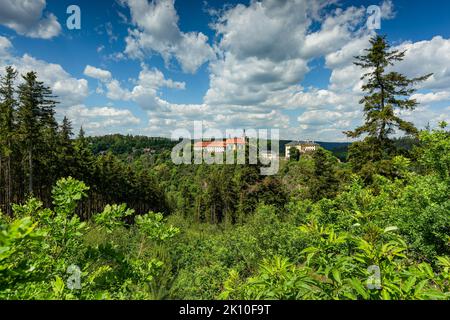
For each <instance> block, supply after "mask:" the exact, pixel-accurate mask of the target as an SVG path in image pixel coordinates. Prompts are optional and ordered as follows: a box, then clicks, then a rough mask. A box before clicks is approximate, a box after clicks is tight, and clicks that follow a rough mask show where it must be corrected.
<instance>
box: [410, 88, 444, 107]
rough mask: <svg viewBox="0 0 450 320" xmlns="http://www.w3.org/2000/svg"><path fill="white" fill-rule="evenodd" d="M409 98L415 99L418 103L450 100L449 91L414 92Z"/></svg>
mask: <svg viewBox="0 0 450 320" xmlns="http://www.w3.org/2000/svg"><path fill="white" fill-rule="evenodd" d="M411 99H416V100H417V102H418V103H424V104H427V103H432V102H440V101H448V100H450V91H439V92H429V93H416V94H414V95H412V96H411Z"/></svg>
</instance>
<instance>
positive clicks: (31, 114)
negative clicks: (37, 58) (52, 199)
mask: <svg viewBox="0 0 450 320" xmlns="http://www.w3.org/2000/svg"><path fill="white" fill-rule="evenodd" d="M22 77H23V81H24V83H22V84H21V85H19V90H18V95H19V107H18V111H17V121H18V134H19V137H20V142H21V144H22V146H23V147H24V149H25V150H26V152H25V153H26V154H25V158H26V160H27V161H26V162H27V166H26V168H27V175H28V192H29V193H30V194H31V193H33V178H34V162H35V161H36V159H34V156H35V151H36V147H37V146H39V145H40V142H42V140H43V139H45V138H46V137H45V136H42V135H41V134H43V133H44V134H45V133H47V134H48V133H51V135H52V136H53V134H54V133H55V130H56V127H57V124H56V121H55V120H54V107H55V104H56V102H55V101H54V100H52V98H53V96H52V94H51V90H50V88H48V87H46V86H45V85H44V83H43V82H41V81H38V79H37V75H36V72H34V71H31V72H28V73H27V74H25V75H23V76H22ZM48 139H49V137H47V141H48ZM44 141H45V140H44Z"/></svg>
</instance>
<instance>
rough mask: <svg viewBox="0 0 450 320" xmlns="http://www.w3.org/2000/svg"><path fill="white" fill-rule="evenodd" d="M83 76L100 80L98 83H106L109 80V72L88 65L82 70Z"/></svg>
mask: <svg viewBox="0 0 450 320" xmlns="http://www.w3.org/2000/svg"><path fill="white" fill-rule="evenodd" d="M83 73H84V75H86V76H88V77H91V78H94V79H97V80H100V81H103V82H105V81H108V80H110V79H111V72H109V71H108V70H103V69H100V68H96V67H93V66H90V65H87V66H86V68H85V69H84V72H83Z"/></svg>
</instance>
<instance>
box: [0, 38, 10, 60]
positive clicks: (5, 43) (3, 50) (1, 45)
mask: <svg viewBox="0 0 450 320" xmlns="http://www.w3.org/2000/svg"><path fill="white" fill-rule="evenodd" d="M11 48H12V43H11V41H9V39H8V38H6V37H2V36H0V56H9V54H10V53H9V50H10V49H11Z"/></svg>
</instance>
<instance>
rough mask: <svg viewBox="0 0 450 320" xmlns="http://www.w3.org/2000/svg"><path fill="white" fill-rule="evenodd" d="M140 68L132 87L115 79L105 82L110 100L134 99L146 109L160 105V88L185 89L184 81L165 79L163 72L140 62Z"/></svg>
mask: <svg viewBox="0 0 450 320" xmlns="http://www.w3.org/2000/svg"><path fill="white" fill-rule="evenodd" d="M141 68H142V69H141V71H140V72H139V76H138V79H137V80H135V86H134V87H133V89H131V90H128V89H126V88H124V87H123V86H122V85H121V83H120V82H119V81H118V80H117V79H112V80H111V81H109V82H107V83H106V88H107V94H106V96H107V97H108V98H109V99H112V100H122V101H134V102H136V103H137V104H138V105H139V106H141V107H142V108H143V109H147V110H148V109H152V108H158V107H159V106H160V99H159V97H158V90H159V89H160V88H162V87H167V88H172V89H180V90H183V89H185V83H184V82H178V81H173V80H172V79H166V78H165V77H164V74H163V73H162V72H161V71H160V70H158V69H156V68H151V69H149V68H148V66H147V65H145V64H142V65H141Z"/></svg>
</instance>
